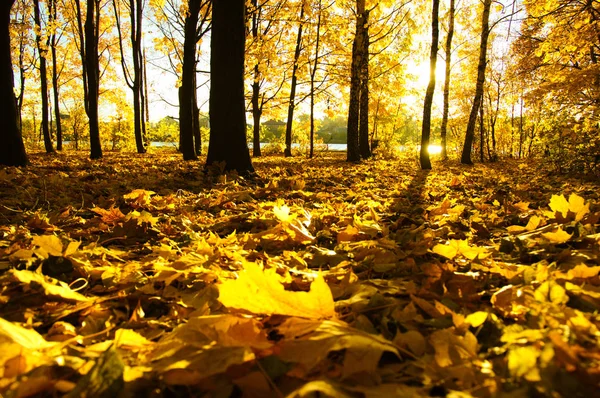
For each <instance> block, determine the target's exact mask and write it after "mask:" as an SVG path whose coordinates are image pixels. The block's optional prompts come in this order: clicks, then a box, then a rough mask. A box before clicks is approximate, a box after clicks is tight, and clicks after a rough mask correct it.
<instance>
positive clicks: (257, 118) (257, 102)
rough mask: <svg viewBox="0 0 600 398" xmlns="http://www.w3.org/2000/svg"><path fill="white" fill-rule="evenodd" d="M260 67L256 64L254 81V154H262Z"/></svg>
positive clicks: (252, 100)
mask: <svg viewBox="0 0 600 398" xmlns="http://www.w3.org/2000/svg"><path fill="white" fill-rule="evenodd" d="M259 76H260V69H259V66H258V63H257V64H256V65H254V82H253V83H252V99H251V102H252V123H253V126H252V156H261V155H262V153H261V151H260V118H261V116H262V107H261V106H260V83H259V82H258V79H259Z"/></svg>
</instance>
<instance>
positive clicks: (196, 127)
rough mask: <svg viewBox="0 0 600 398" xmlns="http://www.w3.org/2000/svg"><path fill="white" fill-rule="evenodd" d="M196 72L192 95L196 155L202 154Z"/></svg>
mask: <svg viewBox="0 0 600 398" xmlns="http://www.w3.org/2000/svg"><path fill="white" fill-rule="evenodd" d="M196 83H197V81H196V73H194V95H193V96H192V111H193V115H192V117H193V122H194V124H193V130H194V152H195V153H196V156H200V155H201V154H202V134H201V132H200V109H199V108H198V90H196V87H198V85H197V84H196Z"/></svg>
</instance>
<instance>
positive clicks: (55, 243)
mask: <svg viewBox="0 0 600 398" xmlns="http://www.w3.org/2000/svg"><path fill="white" fill-rule="evenodd" d="M33 244H34V245H36V246H37V247H39V248H40V249H42V250H43V251H44V252H45V254H49V255H51V256H57V257H60V256H62V253H63V244H62V241H61V240H60V238H59V237H58V236H56V235H40V236H34V237H33Z"/></svg>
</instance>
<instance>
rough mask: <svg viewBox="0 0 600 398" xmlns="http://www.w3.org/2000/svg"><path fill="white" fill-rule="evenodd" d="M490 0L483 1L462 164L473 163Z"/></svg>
mask: <svg viewBox="0 0 600 398" xmlns="http://www.w3.org/2000/svg"><path fill="white" fill-rule="evenodd" d="M491 5H492V0H484V1H483V14H482V22H481V44H480V45H479V63H478V65H477V83H476V85H475V96H474V98H473V105H472V107H471V113H470V114H469V122H468V124H467V132H466V135H465V142H464V146H463V151H462V156H461V159H460V161H461V163H462V164H473V161H472V160H471V150H472V147H473V139H474V138H475V125H476V123H477V114H478V113H479V107H480V106H481V104H482V99H483V86H484V84H485V69H486V66H487V47H488V38H489V35H490V29H489V23H490V8H491Z"/></svg>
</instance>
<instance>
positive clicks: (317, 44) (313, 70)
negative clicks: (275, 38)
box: [308, 0, 323, 159]
mask: <svg viewBox="0 0 600 398" xmlns="http://www.w3.org/2000/svg"><path fill="white" fill-rule="evenodd" d="M317 7H318V13H319V15H318V16H317V28H316V29H317V31H316V35H317V39H316V42H315V61H314V63H313V64H312V68H311V70H310V150H309V152H308V157H309V158H310V159H312V158H313V156H314V155H315V78H316V76H317V68H318V67H319V47H320V44H321V13H322V12H323V10H322V9H321V0H319V2H318V5H317Z"/></svg>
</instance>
